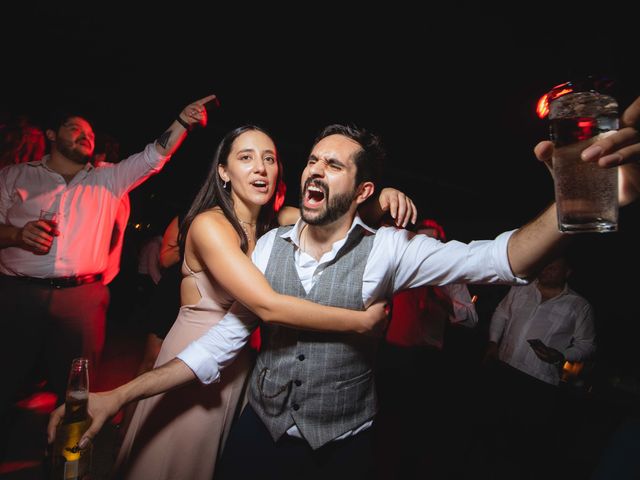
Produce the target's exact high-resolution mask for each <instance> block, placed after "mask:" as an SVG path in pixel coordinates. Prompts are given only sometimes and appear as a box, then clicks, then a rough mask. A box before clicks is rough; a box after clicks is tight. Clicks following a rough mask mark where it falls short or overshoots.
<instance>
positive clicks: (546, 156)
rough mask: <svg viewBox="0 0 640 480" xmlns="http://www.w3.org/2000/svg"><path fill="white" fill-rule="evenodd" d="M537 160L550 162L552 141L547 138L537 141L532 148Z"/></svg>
mask: <svg viewBox="0 0 640 480" xmlns="http://www.w3.org/2000/svg"><path fill="white" fill-rule="evenodd" d="M533 153H535V155H536V157H537V158H538V160H540V161H541V162H544V163H549V162H551V155H552V154H553V143H551V142H550V141H549V140H545V141H543V142H540V143H538V144H537V145H536V146H535V148H534V149H533Z"/></svg>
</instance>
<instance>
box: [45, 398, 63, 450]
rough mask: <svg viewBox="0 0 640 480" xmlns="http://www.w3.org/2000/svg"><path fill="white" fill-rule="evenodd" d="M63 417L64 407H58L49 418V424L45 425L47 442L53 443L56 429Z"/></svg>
mask: <svg viewBox="0 0 640 480" xmlns="http://www.w3.org/2000/svg"><path fill="white" fill-rule="evenodd" d="M63 416H64V405H61V406H59V407H58V408H56V409H55V410H54V411H53V412H51V415H50V416H49V424H48V425H47V442H48V443H53V441H54V440H55V439H56V428H57V427H58V424H59V423H60V421H61V420H62V417H63Z"/></svg>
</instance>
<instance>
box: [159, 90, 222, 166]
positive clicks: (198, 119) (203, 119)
mask: <svg viewBox="0 0 640 480" xmlns="http://www.w3.org/2000/svg"><path fill="white" fill-rule="evenodd" d="M211 101H216V102H217V99H216V96H215V95H207V96H206V97H204V98H201V99H200V100H196V101H195V102H193V103H191V104H189V105H187V106H186V107H184V109H183V110H182V111H181V112H180V113H179V114H178V118H177V119H176V120H174V121H173V123H172V124H171V125H170V126H169V128H168V129H167V130H166V131H165V132H164V133H163V134H162V135H160V136H159V137H158V139H157V140H156V143H155V145H156V150H157V151H158V153H159V154H161V155H171V154H173V152H175V151H176V150H177V149H178V147H179V146H180V144H181V143H182V141H183V140H184V138H185V137H186V136H187V129H190V128H191V127H194V126H196V125H202V126H203V127H204V126H206V125H207V109H206V107H205V105H206V104H207V103H209V102H211Z"/></svg>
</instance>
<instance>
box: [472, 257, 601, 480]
mask: <svg viewBox="0 0 640 480" xmlns="http://www.w3.org/2000/svg"><path fill="white" fill-rule="evenodd" d="M570 273H571V269H570V267H569V263H568V261H567V258H566V257H559V258H557V259H555V260H554V261H552V262H550V263H549V264H548V265H547V266H546V267H545V268H544V269H543V270H542V271H541V272H540V274H539V275H538V278H537V279H536V280H535V281H534V282H532V283H531V284H529V285H526V286H518V287H511V289H510V290H509V292H508V293H507V295H506V296H505V298H504V299H503V300H502V301H501V302H500V304H499V305H498V307H497V308H496V310H495V312H494V314H493V317H492V319H491V325H490V328H489V344H488V347H487V351H486V356H485V359H486V361H487V362H489V363H491V362H492V361H495V360H498V362H497V363H496V364H495V365H494V368H492V369H491V370H490V377H489V383H488V384H486V385H485V386H486V387H487V388H486V390H485V392H487V393H488V394H489V402H488V412H485V413H486V418H485V420H487V421H488V423H489V424H490V426H489V425H486V426H485V428H483V434H482V436H481V438H479V439H478V442H481V443H483V444H484V447H485V448H487V449H489V454H488V455H485V461H492V460H495V461H496V463H498V464H499V465H500V467H499V468H498V471H502V472H503V474H504V476H505V478H508V477H510V478H524V477H523V475H525V474H531V475H533V478H549V477H550V475H552V472H553V469H554V468H555V467H556V465H558V462H557V461H556V460H557V459H556V458H555V455H556V454H557V448H556V447H557V445H556V441H557V435H558V421H559V419H560V418H561V416H558V415H557V413H558V407H559V406H560V403H559V401H560V399H559V397H558V393H559V392H558V388H557V387H558V385H559V384H560V379H561V371H562V367H563V365H564V362H565V361H571V362H584V361H585V360H587V359H588V358H589V357H591V356H592V355H593V354H594V353H595V348H596V344H595V333H596V332H595V324H594V312H593V308H592V306H591V305H590V304H589V302H588V301H587V300H586V299H585V298H584V297H582V296H581V295H579V294H578V293H576V292H575V291H573V290H572V289H571V288H570V287H569V285H568V284H567V279H568V278H569V275H570ZM490 432H491V433H490ZM489 468H491V470H492V471H494V470H495V466H492V467H489ZM500 478H502V477H500Z"/></svg>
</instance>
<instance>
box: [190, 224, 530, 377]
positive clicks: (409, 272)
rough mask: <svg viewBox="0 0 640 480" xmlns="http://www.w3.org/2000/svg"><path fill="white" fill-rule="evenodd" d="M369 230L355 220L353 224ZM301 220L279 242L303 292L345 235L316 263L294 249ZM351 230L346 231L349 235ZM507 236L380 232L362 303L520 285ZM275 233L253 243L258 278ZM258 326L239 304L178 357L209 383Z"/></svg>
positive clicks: (364, 276) (330, 258)
mask: <svg viewBox="0 0 640 480" xmlns="http://www.w3.org/2000/svg"><path fill="white" fill-rule="evenodd" d="M356 224H357V225H361V226H363V227H364V228H367V229H368V230H371V229H369V228H368V227H367V226H366V225H364V223H363V222H362V220H361V219H360V217H358V216H356V218H355V219H354V222H353V225H352V226H351V229H353V228H354V227H355V225H356ZM303 225H304V222H303V221H302V220H299V221H298V223H296V225H295V226H294V227H293V228H292V229H291V230H290V231H289V232H287V233H285V234H283V235H282V237H283V238H287V239H289V240H290V241H291V242H293V244H294V245H295V246H296V249H295V259H294V260H295V264H296V270H297V272H298V276H299V277H300V281H301V282H302V285H303V287H304V288H305V290H306V291H307V292H308V291H309V290H310V289H311V288H312V286H313V284H314V282H315V281H316V280H317V278H318V277H319V276H320V275H322V272H323V270H324V268H325V267H326V265H327V263H328V262H329V261H331V260H333V258H335V256H336V254H337V253H338V251H339V250H340V248H341V247H342V245H344V243H345V241H346V238H347V236H346V235H345V237H344V238H343V239H342V240H339V241H337V242H335V243H334V244H333V248H332V249H331V251H329V252H327V253H325V254H324V255H323V256H322V258H321V259H320V261H319V262H318V261H316V260H315V259H314V258H313V257H311V256H310V255H308V254H306V253H305V252H303V251H302V250H300V248H299V245H300V243H299V236H298V235H299V232H300V230H301V228H302V226H303ZM350 231H351V230H350ZM512 233H513V232H505V233H502V234H500V235H499V236H498V237H497V238H496V239H495V240H482V241H474V242H471V243H469V244H465V243H461V242H457V241H450V242H447V243H441V242H440V241H438V240H436V239H434V238H431V237H428V236H426V235H416V234H414V233H412V232H409V231H408V230H399V229H396V228H391V227H382V228H380V229H379V230H378V231H377V233H376V236H375V239H374V242H373V247H372V249H371V253H370V254H369V259H368V261H367V265H366V267H365V270H364V275H363V279H362V281H363V283H362V301H363V303H364V305H365V306H367V307H368V306H369V305H371V304H372V303H374V302H375V301H376V300H379V299H383V298H390V297H391V295H392V294H393V293H394V292H396V291H398V290H402V289H405V288H412V287H418V286H421V285H425V284H432V285H444V284H447V283H456V282H458V283H510V284H524V283H526V281H525V280H522V279H519V278H517V277H515V276H514V275H513V273H512V272H511V267H510V266H509V261H508V258H507V243H508V241H509V238H510V237H511V234H512ZM275 235H276V229H274V230H271V231H270V232H268V233H267V234H265V235H264V236H262V238H260V239H259V240H258V242H257V244H256V248H255V250H254V251H253V255H252V260H253V263H255V265H256V266H257V267H258V268H259V269H260V271H262V272H263V273H264V271H265V270H266V267H267V263H268V261H269V257H270V255H271V249H272V247H273V242H274V239H275ZM257 323H258V319H257V318H256V316H255V315H254V314H253V313H252V312H250V311H249V310H247V309H246V308H245V307H244V306H242V305H241V304H239V303H237V302H236V303H235V304H234V305H233V306H232V307H231V309H230V310H229V312H228V313H227V314H226V315H225V316H224V317H223V318H222V320H220V322H219V323H218V324H216V325H215V326H214V327H212V328H211V329H210V330H209V331H208V332H207V333H206V334H205V335H203V336H202V337H201V338H199V339H198V340H196V341H194V342H192V343H191V344H190V345H189V346H188V347H187V348H186V349H185V350H183V351H182V352H181V353H180V354H179V355H178V358H180V359H181V360H182V361H184V362H185V363H186V364H187V365H188V366H189V367H190V368H191V369H192V370H193V372H194V373H195V374H196V375H197V376H198V378H199V379H200V381H201V382H202V383H205V384H207V383H211V382H213V381H216V380H217V379H218V377H219V376H220V371H219V370H220V368H222V367H224V366H226V365H227V364H229V362H230V361H231V360H233V358H234V356H235V354H236V353H237V352H238V351H239V350H240V349H241V348H242V347H243V346H244V345H245V344H246V342H247V340H248V338H249V336H250V335H251V332H252V331H253V329H254V328H255V326H256V325H257Z"/></svg>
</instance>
